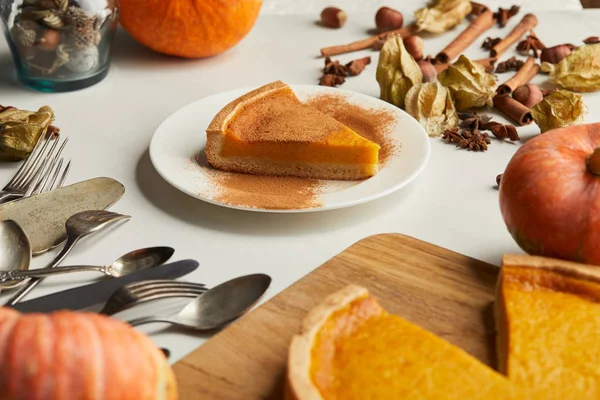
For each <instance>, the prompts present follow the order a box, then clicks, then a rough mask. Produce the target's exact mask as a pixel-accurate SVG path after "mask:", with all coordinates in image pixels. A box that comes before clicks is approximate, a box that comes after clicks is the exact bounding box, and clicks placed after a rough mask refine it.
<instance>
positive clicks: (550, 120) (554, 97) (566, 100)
mask: <svg viewBox="0 0 600 400" xmlns="http://www.w3.org/2000/svg"><path fill="white" fill-rule="evenodd" d="M586 112H587V107H586V106H585V104H584V103H583V97H582V96H581V95H580V94H576V93H573V92H570V91H568V90H557V91H555V92H553V93H551V94H550V95H548V96H546V97H545V98H544V100H542V101H540V102H539V103H538V104H536V105H535V106H534V107H533V108H532V109H531V115H532V116H533V120H534V121H535V123H536V124H538V126H539V127H540V129H541V131H542V133H544V132H547V131H549V130H552V129H556V128H561V127H564V126H569V125H576V124H580V123H582V122H583V117H584V115H585V114H586Z"/></svg>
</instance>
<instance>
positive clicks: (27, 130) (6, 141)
mask: <svg viewBox="0 0 600 400" xmlns="http://www.w3.org/2000/svg"><path fill="white" fill-rule="evenodd" d="M53 120H54V111H52V109H51V108H50V107H48V106H44V107H41V108H40V109H39V110H38V111H37V112H34V111H26V110H18V109H16V108H10V109H5V110H4V111H2V112H0V160H3V161H16V160H22V159H24V158H25V157H27V156H28V155H29V153H31V151H32V150H33V147H34V146H35V143H36V142H37V140H38V139H39V137H40V136H41V135H42V133H43V132H45V131H46V129H47V128H48V126H49V125H50V123H52V121H53Z"/></svg>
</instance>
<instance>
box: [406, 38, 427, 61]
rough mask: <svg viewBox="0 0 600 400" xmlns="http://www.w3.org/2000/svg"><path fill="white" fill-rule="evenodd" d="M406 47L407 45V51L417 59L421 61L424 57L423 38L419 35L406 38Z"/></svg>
mask: <svg viewBox="0 0 600 400" xmlns="http://www.w3.org/2000/svg"><path fill="white" fill-rule="evenodd" d="M403 41H404V47H406V51H408V53H409V54H410V55H411V56H413V58H414V59H415V60H416V61H419V60H420V59H422V58H423V39H421V38H420V37H419V36H414V35H413V36H409V37H407V38H404V40H403Z"/></svg>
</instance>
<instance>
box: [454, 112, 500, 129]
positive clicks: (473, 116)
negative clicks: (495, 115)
mask: <svg viewBox="0 0 600 400" xmlns="http://www.w3.org/2000/svg"><path fill="white" fill-rule="evenodd" d="M458 118H459V119H461V121H460V124H459V126H460V127H461V128H462V129H468V130H471V131H473V130H478V129H481V127H482V126H483V125H485V124H487V123H488V122H490V120H491V119H492V117H490V116H489V115H479V114H477V113H476V112H475V111H466V112H459V113H458Z"/></svg>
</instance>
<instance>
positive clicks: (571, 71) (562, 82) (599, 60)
mask: <svg viewBox="0 0 600 400" xmlns="http://www.w3.org/2000/svg"><path fill="white" fill-rule="evenodd" d="M542 71H543V72H546V73H549V74H550V82H552V83H553V84H555V85H557V86H559V87H561V88H563V89H568V90H573V91H575V92H595V91H597V90H600V44H590V45H587V46H581V47H578V48H577V49H575V50H573V52H572V53H571V54H569V55H568V56H566V57H565V58H564V59H563V60H562V61H561V62H559V63H558V64H550V63H546V62H545V63H542Z"/></svg>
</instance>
